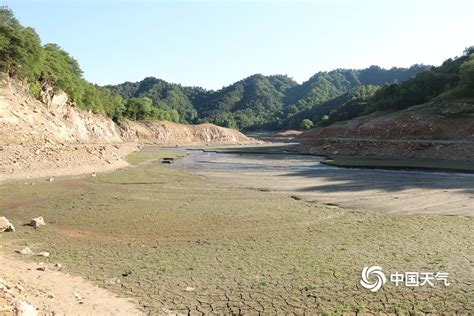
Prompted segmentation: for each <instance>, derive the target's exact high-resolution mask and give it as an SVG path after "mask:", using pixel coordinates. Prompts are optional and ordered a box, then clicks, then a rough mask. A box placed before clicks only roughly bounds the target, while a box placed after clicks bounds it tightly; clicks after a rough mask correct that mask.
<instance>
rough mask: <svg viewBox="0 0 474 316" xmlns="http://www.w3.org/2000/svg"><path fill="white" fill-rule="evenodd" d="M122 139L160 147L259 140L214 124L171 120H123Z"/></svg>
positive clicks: (242, 142) (230, 143)
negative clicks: (188, 123) (187, 123)
mask: <svg viewBox="0 0 474 316" xmlns="http://www.w3.org/2000/svg"><path fill="white" fill-rule="evenodd" d="M118 125H119V128H120V132H121V135H122V138H123V139H124V140H126V141H128V142H134V143H141V144H153V145H161V146H175V145H203V144H216V145H217V144H221V145H237V144H249V143H255V142H256V141H255V140H253V139H251V138H249V137H247V136H245V135H244V134H242V133H240V132H239V131H237V130H233V129H230V128H224V127H220V126H216V125H213V124H200V125H183V124H177V123H173V122H168V121H142V122H134V121H128V120H125V121H122V122H120V123H119V124H118Z"/></svg>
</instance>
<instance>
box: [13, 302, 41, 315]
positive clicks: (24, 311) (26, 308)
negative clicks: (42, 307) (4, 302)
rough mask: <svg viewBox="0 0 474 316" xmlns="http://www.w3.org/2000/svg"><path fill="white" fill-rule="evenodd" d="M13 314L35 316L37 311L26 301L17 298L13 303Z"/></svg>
mask: <svg viewBox="0 0 474 316" xmlns="http://www.w3.org/2000/svg"><path fill="white" fill-rule="evenodd" d="M15 311H16V314H15V315H21V316H37V315H38V311H37V310H36V308H35V307H34V306H33V305H30V304H28V303H27V302H25V301H23V300H19V301H18V302H17V303H16V304H15Z"/></svg>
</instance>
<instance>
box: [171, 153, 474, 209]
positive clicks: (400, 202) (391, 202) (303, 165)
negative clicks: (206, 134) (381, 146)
mask: <svg viewBox="0 0 474 316" xmlns="http://www.w3.org/2000/svg"><path fill="white" fill-rule="evenodd" d="M323 159H324V158H323V157H316V156H306V155H297V154H246V153H238V154H236V153H220V152H219V153H217V152H203V151H196V150H192V151H189V155H188V156H187V157H185V158H183V159H182V160H180V161H178V162H177V163H176V164H175V166H174V168H180V169H184V170H187V171H189V172H192V173H197V174H201V175H204V176H207V177H209V178H210V179H212V180H213V181H217V182H220V183H223V184H229V185H232V184H237V185H241V186H245V187H248V188H254V189H265V190H269V191H276V192H284V193H286V194H288V195H291V196H292V197H294V198H298V199H303V200H307V201H311V202H316V203H323V204H331V205H338V206H341V207H347V208H354V209H358V208H360V209H366V210H372V211H378V212H407V213H421V214H440V215H459V216H469V217H474V175H473V174H463V173H443V172H426V171H406V170H399V171H395V170H374V169H356V168H339V167H333V166H327V165H324V164H322V163H321V161H322V160H323Z"/></svg>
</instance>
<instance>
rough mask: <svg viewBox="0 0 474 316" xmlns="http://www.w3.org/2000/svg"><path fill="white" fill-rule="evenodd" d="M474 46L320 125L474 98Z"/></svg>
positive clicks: (336, 113) (345, 108)
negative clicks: (372, 114)
mask: <svg viewBox="0 0 474 316" xmlns="http://www.w3.org/2000/svg"><path fill="white" fill-rule="evenodd" d="M473 91H474V47H471V48H468V49H466V50H465V51H464V54H463V55H462V56H461V57H457V58H455V59H448V60H446V61H445V62H444V63H443V64H442V65H441V66H439V67H432V68H431V69H429V70H428V71H424V72H421V73H419V74H417V75H416V76H415V77H413V78H411V79H409V80H407V81H404V82H403V83H401V84H390V85H385V86H383V87H382V88H381V89H378V90H377V91H376V92H375V93H373V96H371V97H369V98H363V99H362V100H355V102H350V103H349V104H345V105H344V106H342V107H340V108H337V109H333V110H332V112H331V113H330V114H329V116H328V118H326V119H325V120H322V121H320V122H319V125H323V126H324V125H328V124H330V123H333V122H336V121H343V120H349V119H352V118H355V117H357V116H360V115H367V114H370V113H373V112H376V111H399V110H403V109H406V108H408V107H410V106H414V105H419V104H423V103H426V102H429V101H441V102H446V101H452V100H464V101H470V100H469V99H470V98H472V97H473V96H474V92H473Z"/></svg>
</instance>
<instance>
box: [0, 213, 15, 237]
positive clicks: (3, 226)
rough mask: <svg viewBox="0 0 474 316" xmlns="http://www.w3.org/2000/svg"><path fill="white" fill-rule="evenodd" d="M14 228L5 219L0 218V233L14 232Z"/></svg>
mask: <svg viewBox="0 0 474 316" xmlns="http://www.w3.org/2000/svg"><path fill="white" fill-rule="evenodd" d="M14 231H15V227H13V225H12V223H10V221H9V220H8V219H6V218H5V217H3V216H2V217H0V233H3V232H14Z"/></svg>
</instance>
